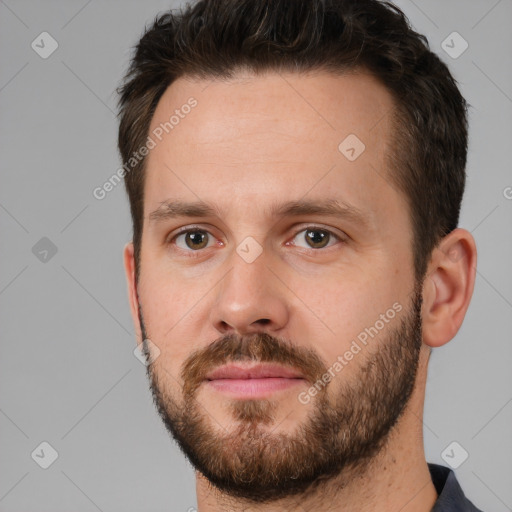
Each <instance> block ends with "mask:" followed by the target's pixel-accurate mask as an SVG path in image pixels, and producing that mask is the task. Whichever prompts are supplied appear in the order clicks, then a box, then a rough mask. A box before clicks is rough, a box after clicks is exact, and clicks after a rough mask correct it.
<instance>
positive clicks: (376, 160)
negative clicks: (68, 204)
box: [145, 72, 405, 217]
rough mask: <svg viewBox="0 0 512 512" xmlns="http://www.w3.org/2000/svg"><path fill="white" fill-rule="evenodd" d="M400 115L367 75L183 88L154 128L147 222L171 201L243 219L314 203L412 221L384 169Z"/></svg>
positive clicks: (285, 77) (250, 79) (167, 100)
mask: <svg viewBox="0 0 512 512" xmlns="http://www.w3.org/2000/svg"><path fill="white" fill-rule="evenodd" d="M392 111H393V100H392V97H391V95H390V93H389V92H388V91H387V90H386V89H385V88H384V87H383V86H382V85H381V84H380V83H379V82H378V81H377V80H376V79H375V78H374V77H372V76H371V75H370V74H364V73H352V74H346V75H341V76H340V75H333V74H330V73H326V72H317V73H309V74H302V75H299V74H296V73H280V74H278V73H271V72H269V73H266V74H264V75H254V74H245V75H243V74H240V75H237V77H236V78H233V79H229V80H213V79H212V80H197V79H191V78H190V77H182V78H179V79H177V80H176V81H175V82H173V83H172V84H171V86H169V87H168V88H167V90H166V91H165V93H164V95H163V96H162V98H161V99H160V101H159V103H158V105H157V108H156V111H155V114H154V116H153V118H152V121H151V125H150V130H149V135H150V137H151V138H152V139H153V141H154V143H155V147H154V148H153V149H152V150H151V151H150V153H149V155H148V157H147V166H146V173H147V174H146V186H145V217H147V215H148V214H149V212H151V211H154V209H155V208H157V207H158V205H159V204H160V203H161V202H163V201H165V200H167V199H168V198H169V197H180V198H182V199H184V200H185V199H186V200H189V201H192V200H194V201H196V200H198V199H199V200H204V201H208V202H211V203H214V204H218V205H219V207H220V209H222V210H223V211H227V210H229V209H230V208H235V207H236V208H238V212H239V213H240V212H241V211H242V210H244V209H247V208H251V205H252V204H253V203H254V201H258V202H259V204H262V205H263V203H267V204H268V205H270V204H272V205H275V204H277V203H278V202H279V200H280V199H281V200H283V202H285V200H298V199H300V198H302V197H304V196H305V195H308V198H310V199H313V198H315V197H317V198H318V197H322V196H327V195H328V196H329V197H330V198H333V197H334V198H337V199H339V200H340V201H341V202H349V203H351V204H354V205H355V206H357V207H358V208H359V209H360V210H362V211H367V212H368V215H369V216H370V217H371V216H375V215H377V214H378V213H379V208H381V209H382V208H384V210H389V204H387V203H389V201H392V202H394V203H397V204H398V207H399V209H401V210H402V211H403V209H404V207H405V203H404V200H403V198H402V197H400V194H398V193H397V191H396V190H395V189H394V188H393V187H392V186H390V185H391V183H390V180H389V178H388V170H387V169H386V167H385V163H384V158H385V154H386V152H387V151H389V143H390V135H391V133H390V115H391V113H392ZM354 157H355V158H354ZM284 195H285V196H286V197H283V196H284ZM253 213H254V212H253ZM380 213H381V214H382V213H383V211H381V212H380ZM388 213H389V212H388Z"/></svg>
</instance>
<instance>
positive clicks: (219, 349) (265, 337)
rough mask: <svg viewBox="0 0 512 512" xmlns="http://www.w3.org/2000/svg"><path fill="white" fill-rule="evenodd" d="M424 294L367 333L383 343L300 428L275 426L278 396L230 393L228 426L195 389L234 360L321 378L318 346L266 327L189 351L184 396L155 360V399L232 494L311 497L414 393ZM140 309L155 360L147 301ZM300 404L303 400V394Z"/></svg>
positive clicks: (383, 434)
mask: <svg viewBox="0 0 512 512" xmlns="http://www.w3.org/2000/svg"><path fill="white" fill-rule="evenodd" d="M421 304H422V296H421V292H420V288H419V287H418V285H417V286H416V288H415V291H414V294H413V300H412V301H411V304H410V308H409V309H406V308H404V309H403V313H402V314H401V315H400V316H401V318H400V319H399V318H398V317H396V321H397V322H398V325H396V326H394V327H392V326H391V325H389V326H388V327H387V331H388V332H387V333H385V332H382V333H380V334H379V336H378V338H379V339H378V341H377V339H375V340H372V341H370V342H369V343H370V344H371V343H378V344H379V346H378V349H376V348H375V347H372V350H369V351H368V352H369V353H368V354H366V355H363V353H364V352H365V350H364V349H363V350H362V351H361V353H360V354H361V355H359V356H356V357H355V358H354V361H353V362H350V363H349V364H356V365H358V366H357V367H356V371H355V372H354V373H353V374H352V375H351V376H350V379H346V378H345V377H344V375H343V370H342V371H341V373H340V374H339V375H337V376H335V377H333V378H332V381H331V382H329V383H328V384H326V385H325V387H324V388H323V389H320V390H319V391H318V394H317V395H315V396H314V398H313V399H312V400H311V402H310V404H309V406H310V410H309V412H308V415H307V417H306V418H305V420H304V421H303V422H301V424H299V425H297V428H296V429H295V431H294V432H293V433H284V432H273V431H272V430H271V429H270V430H269V428H268V426H269V425H270V426H273V422H274V419H275V416H274V413H275V411H276V408H277V407H279V400H272V399H244V400H230V410H231V413H232V418H233V419H234V420H235V421H236V422H237V423H236V424H237V425H238V426H237V428H236V429H234V430H232V431H230V432H227V431H226V433H224V432H223V431H222V429H219V428H216V427H218V425H216V423H215V421H213V422H212V419H211V418H210V415H209V414H208V412H207V411H206V410H205V408H204V406H202V405H201V404H200V403H199V402H198V400H197V399H196V395H197V391H198V389H199V388H200V385H201V383H202V382H203V380H204V378H205V375H206V374H207V373H208V372H209V371H211V370H212V369H214V368H216V367H218V366H221V365H224V364H226V363H228V362H231V361H257V362H271V363H277V364H283V365H287V366H291V367H293V368H295V369H298V370H300V371H301V372H302V373H303V374H304V376H305V378H306V379H307V380H308V381H309V382H311V383H312V384H313V383H315V382H319V381H320V380H321V379H322V375H325V373H326V372H327V369H328V365H326V364H325V362H323V361H322V359H321V358H320V357H319V356H318V355H317V354H316V352H315V351H314V350H311V349H306V348H305V347H300V346H296V345H294V344H293V343H290V342H289V341H288V340H285V339H280V338H276V337H273V336H271V335H269V334H268V333H266V332H257V333H252V334H250V335H247V336H239V335H236V334H232V333H230V334H228V335H226V336H223V337H222V338H220V339H218V340H216V341H215V342H213V343H211V344H210V345H208V346H207V347H205V348H204V349H202V350H198V351H195V352H194V353H192V354H191V355H190V356H189V357H188V358H187V359H186V360H185V361H184V363H183V365H182V371H181V379H182V382H183V389H182V393H181V400H180V401H177V400H176V399H175V398H173V396H172V394H171V393H170V392H169V391H168V389H167V386H168V383H169V380H167V381H166V380H165V379H162V377H164V376H165V375H164V374H162V375H160V374H159V373H160V372H158V371H157V370H156V365H155V363H151V364H148V365H147V375H148V379H149V381H150V388H151V392H152V395H153V400H154V403H155V406H156V408H157V410H158V413H159V415H160V416H161V419H162V421H163V422H164V424H165V426H166V428H167V430H168V431H169V433H170V434H171V436H172V438H173V439H174V440H175V441H176V442H177V444H178V446H179V448H180V449H181V451H182V452H183V454H184V455H185V456H186V457H187V458H188V460H189V461H190V462H191V463H192V465H193V466H194V468H195V469H196V470H197V471H199V472H200V473H201V474H202V475H204V477H206V479H207V480H209V482H210V483H211V484H212V485H213V486H215V487H216V488H217V489H218V490H219V491H221V493H222V494H223V495H224V496H226V497H228V498H234V499H238V500H245V501H247V502H250V503H271V502H274V501H277V500H281V499H284V498H289V497H292V496H294V495H299V494H300V495H301V496H304V497H305V496H307V495H309V494H312V493H314V492H316V491H318V489H319V487H320V486H322V485H324V484H326V483H329V482H330V481H332V480H333V479H334V478H336V479H337V481H338V482H341V484H340V485H341V487H344V486H345V485H346V484H347V483H349V482H350V481H351V480H352V479H353V478H355V477H356V475H360V474H362V473H364V471H365V469H366V468H367V467H368V465H369V464H370V463H371V461H372V460H373V459H374V458H375V457H376V456H377V455H378V454H379V452H380V451H381V450H382V449H383V447H384V446H385V444H386V441H387V439H388V437H389V434H390V432H391V430H392V428H393V427H394V425H395V424H396V423H397V421H398V419H399V418H400V417H401V415H402V413H403V411H404V409H405V407H406V405H407V403H408V401H409V399H410V397H411V394H412V391H413V388H414V383H415V380H416V373H417V368H418V361H419V353H420V349H421V343H422V326H421ZM139 316H140V322H141V330H142V335H143V339H144V347H143V350H144V352H145V354H146V357H147V358H148V359H147V360H148V362H149V356H150V354H149V349H148V344H147V343H146V340H147V339H148V336H147V332H146V327H145V325H144V321H143V317H142V308H141V307H140V303H139ZM157 344H158V343H157ZM340 346H343V345H341V344H340ZM359 359H361V363H357V362H356V360H359ZM297 407H304V405H302V404H301V403H299V402H297ZM275 427H277V425H275V426H274V428H275ZM341 476H343V478H341V480H340V477H341Z"/></svg>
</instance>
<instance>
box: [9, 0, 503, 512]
mask: <svg viewBox="0 0 512 512" xmlns="http://www.w3.org/2000/svg"><path fill="white" fill-rule="evenodd" d="M397 4H398V5H399V6H400V7H401V8H402V9H403V10H404V11H405V13H406V15H407V16H408V17H409V19H410V20H411V23H412V25H413V26H414V28H415V29H416V30H417V31H419V32H421V33H423V34H425V35H426V36H427V38H428V40H429V43H430V45H431V47H432V49H433V50H434V51H435V52H437V53H438V54H439V55H440V56H441V57H442V58H443V59H444V60H445V61H446V62H448V64H449V66H450V68H451V70H452V71H453V73H454V76H455V78H456V79H457V80H458V82H459V84H460V87H461V90H462V93H463V95H464V96H465V98H466V99H467V101H468V102H469V103H470V104H471V105H472V109H471V110H470V123H471V126H470V150H469V161H468V185H467V191H466V195H465V200H464V203H463V209H462V217H461V222H460V225H461V226H462V227H465V228H467V229H469V230H470V231H471V232H472V233H473V235H474V236H475V238H476V241H477V246H478V250H479V261H478V274H477V279H476V285H475V293H474V298H473V301H472V303H471V306H470V308H469V311H468V314H467V316H466V319H465V322H464V324H463V327H462V328H461V330H460V332H459V333H458V335H457V336H456V338H455V339H454V340H453V341H452V342H450V343H449V344H448V345H446V346H445V347H442V348H438V349H434V352H433V355H432V359H431V364H430V371H429V380H428V386H427V399H426V405H425V408H426V410H425V419H424V423H425V428H424V434H425V450H426V457H427V460H428V461H431V462H437V463H442V464H444V465H446V463H445V462H444V461H443V459H442V458H441V453H442V452H443V450H444V449H445V448H446V447H447V446H448V445H449V444H450V443H451V442H452V441H457V442H458V443H459V444H460V445H461V446H462V447H463V448H464V449H465V450H466V451H467V452H468V453H469V458H468V459H467V460H466V461H465V462H464V463H463V464H462V465H461V466H460V467H459V468H458V469H457V470H456V474H457V477H458V478H459V481H460V482H461V484H462V486H463V488H464V490H465V492H466V494H467V495H468V496H469V497H470V499H472V501H473V502H474V503H475V504H476V505H477V506H478V507H480V508H482V509H484V510H485V511H491V510H492V511H496V512H503V511H506V510H511V509H512V439H511V425H512V421H511V420H512V386H511V384H512V372H511V371H510V366H511V363H512V343H511V335H510V333H511V329H512V314H511V313H512V273H511V272H510V262H511V261H512V237H511V236H510V235H511V229H510V227H511V220H512V199H508V198H507V197H506V196H508V197H509V198H510V197H512V189H510V188H507V187H512V174H511V171H510V143H511V141H512V123H511V112H512V99H511V98H512V70H511V66H510V62H511V58H510V57H511V48H512V44H511V43H512V32H511V31H510V20H512V1H511V0H500V1H496V0H492V1H491V0H489V1H475V0H472V1H468V0H457V1H455V0H453V1H442V0H436V1H423V2H421V4H420V3H419V0H417V1H416V2H415V3H414V2H412V1H410V0H401V1H399V2H397ZM176 5H177V3H174V4H173V3H172V2H168V1H165V2H164V1H145V2H140V1H122V2H121V1H104V2H100V1H98V0H92V1H91V0H90V1H86V0H80V1H63V0H61V1H56V0H53V1H47V2H36V1H23V0H18V1H14V0H5V1H0V52H1V57H0V59H1V67H0V113H1V116H0V149H1V160H0V161H1V169H2V186H1V188H0V227H1V232H2V243H1V245H0V261H1V266H0V315H1V317H0V322H1V326H2V338H1V357H0V390H1V392H0V432H1V436H0V461H1V462H0V510H2V511H20V510H24V511H26V512H28V511H38V512H46V511H52V512H58V511H65V510H77V511H84V512H89V511H91V512H92V511H94V510H101V511H104V512H107V511H125V512H128V511H141V510H144V511H149V510H155V511H156V510H158V511H164V510H169V511H170V510H172V511H187V510H188V509H189V508H190V507H195V506H196V498H195V481H194V474H193V471H192V469H191V467H190V466H189V464H188V463H187V462H186V461H185V459H184V458H183V456H182V455H181V454H180V452H179V450H178V448H177V447H176V446H175V445H174V443H173V442H171V441H170V439H169V436H168V434H167V432H166V430H165V429H164V427H163V424H161V421H160V419H159V417H158V416H157V413H156V411H155V410H154V408H153V404H152V402H151V395H150V392H149V389H148V384H147V381H146V376H145V367H144V366H143V364H141V363H140V362H139V361H138V360H137V359H136V357H134V355H133V350H134V348H135V337H134V331H133V327H132V321H131V318H130V315H129V307H128V301H127V296H126V284H125V278H124V271H123V267H122V249H123V246H124V244H125V243H126V242H127V241H128V240H129V239H130V236H131V225H130V219H129V210H128V202H127V200H126V198H125V195H124V189H123V188H122V186H118V187H117V188H116V189H115V190H113V191H112V192H110V193H109V194H108V195H107V197H106V198H105V199H104V200H102V201H99V200H97V199H95V198H94V197H93V195H92V191H93V189H94V188H95V187H98V186H101V185H102V184H103V183H104V181H105V180H106V179H108V178H109V177H110V176H111V175H112V174H113V173H114V172H115V171H116V170H117V169H118V167H119V160H118V155H117V152H116V136H117V122H116V117H115V109H116V95H115V87H116V86H117V85H118V83H119V80H120V79H121V76H122V74H123V73H124V71H125V69H126V66H127V63H128V58H129V55H130V47H131V46H132V45H134V44H135V43H136V42H137V40H138V38H139V37H140V35H141V33H142V30H143V28H144V25H145V24H146V23H150V22H151V21H152V19H153V18H154V16H155V15H156V14H157V13H158V12H161V11H163V10H166V9H168V8H170V7H172V6H176ZM43 31H47V32H49V33H50V34H51V36H52V37H53V38H54V39H55V40H56V41H57V42H58V45H59V46H58V49H57V50H56V51H55V52H54V53H53V54H52V55H51V56H50V57H48V58H47V59H43V58H41V57H40V56H39V55H38V54H37V53H36V52H35V51H34V50H33V49H32V48H31V43H32V41H33V40H35V39H36V38H37V36H39V34H40V33H41V32H43ZM453 31H457V32H459V33H460V34H461V35H462V36H463V38H464V39H465V40H466V41H467V42H468V43H469V48H468V49H467V50H466V51H465V52H464V53H463V54H462V55H460V56H459V57H458V58H456V59H454V58H452V57H450V56H449V55H447V53H445V51H444V50H443V49H442V47H441V43H442V41H443V40H445V39H446V38H447V36H448V35H449V34H451V33H452V32H453ZM457 44H459V43H457ZM457 44H456V46H455V48H456V49H457ZM46 48H48V45H46ZM43 237H47V238H48V239H49V240H51V242H52V243H53V244H54V245H55V246H56V248H57V252H56V254H54V255H52V252H51V251H50V252H49V253H48V254H44V252H42V251H43V250H44V248H45V244H48V241H42V242H40V240H41V238H43ZM38 243H39V245H36V244H38ZM34 246H36V248H35V249H33V247H34ZM45 258H46V259H45ZM41 259H42V260H43V261H41ZM43 441H46V442H48V443H50V445H51V446H53V448H54V449H55V450H56V451H57V452H58V458H57V460H56V461H55V462H54V463H53V464H52V465H51V466H50V467H49V468H48V469H42V468H41V467H39V465H38V464H36V462H35V460H34V459H36V457H34V459H33V458H32V457H31V454H32V453H33V451H34V450H35V449H36V448H37V447H38V446H39V445H40V443H41V442H43ZM457 450H459V448H457ZM48 453H49V452H48V451H47V452H46V454H45V456H48ZM457 456H460V453H459V454H458V455H457ZM41 458H43V457H41Z"/></svg>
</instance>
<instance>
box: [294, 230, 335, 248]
mask: <svg viewBox="0 0 512 512" xmlns="http://www.w3.org/2000/svg"><path fill="white" fill-rule="evenodd" d="M333 238H334V240H341V239H340V238H339V237H338V236H337V235H335V234H334V233H332V232H331V231H329V230H327V229H320V228H314V227H309V228H307V229H303V230H302V231H299V232H298V233H297V234H296V235H295V238H294V242H293V243H294V245H296V246H298V247H303V248H305V249H324V248H325V247H329V243H330V242H331V241H332V239H333ZM299 242H305V243H306V245H301V244H300V243H299ZM330 245H333V244H332V243H331V244H330Z"/></svg>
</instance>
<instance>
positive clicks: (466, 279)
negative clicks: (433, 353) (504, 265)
mask: <svg viewBox="0 0 512 512" xmlns="http://www.w3.org/2000/svg"><path fill="white" fill-rule="evenodd" d="M476 259H477V253H476V244H475V240H474V238H473V236H472V235H471V233H470V232H469V231H467V230H465V229H462V228H457V229H454V230H453V231H452V232H451V233H449V234H448V235H446V236H445V237H444V238H443V239H442V240H441V242H440V244H439V245H438V246H437V247H436V248H435V249H434V251H433V252H432V257H431V260H430V263H429V266H428V269H427V274H426V277H425V279H424V281H423V305H422V317H423V319H422V321H423V342H424V343H425V344H426V345H428V346H430V347H440V346H441V345H444V344H445V343H448V342H449V341H450V340H451V339H452V338H453V337H454V336H455V335H456V334H457V331H458V330H459V328H460V326H461V325H462V321H463V320H464V316H465V315H466V311H467V309H468V307H469V303H470V301H471V296H472V295H473V288H474V285H475V275H476Z"/></svg>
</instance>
